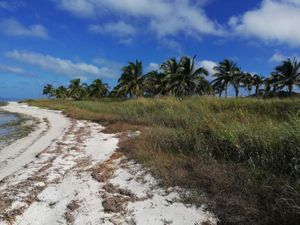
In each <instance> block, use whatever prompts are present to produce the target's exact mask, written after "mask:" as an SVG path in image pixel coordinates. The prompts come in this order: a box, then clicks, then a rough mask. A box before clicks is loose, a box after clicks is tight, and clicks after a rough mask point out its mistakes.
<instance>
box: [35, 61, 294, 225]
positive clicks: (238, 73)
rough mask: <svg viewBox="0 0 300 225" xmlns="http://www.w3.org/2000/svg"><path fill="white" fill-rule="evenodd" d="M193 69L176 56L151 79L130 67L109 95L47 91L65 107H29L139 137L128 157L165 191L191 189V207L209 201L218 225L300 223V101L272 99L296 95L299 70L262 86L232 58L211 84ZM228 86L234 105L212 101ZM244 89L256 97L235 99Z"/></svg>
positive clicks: (75, 87) (75, 86) (77, 89)
mask: <svg viewBox="0 0 300 225" xmlns="http://www.w3.org/2000/svg"><path fill="white" fill-rule="evenodd" d="M195 64H196V63H195V57H194V58H189V57H185V56H184V57H181V59H179V60H177V59H176V58H171V59H169V60H167V61H166V62H164V63H162V64H161V66H160V68H159V70H155V71H151V72H149V73H147V74H144V73H143V65H142V62H141V61H138V60H137V61H136V62H129V65H128V66H125V67H123V69H122V74H121V76H120V78H119V80H118V84H117V85H116V86H115V87H114V88H113V89H112V90H111V92H109V91H108V86H107V85H106V84H104V83H103V82H102V81H101V80H99V79H98V80H95V81H94V82H93V83H92V84H91V85H87V84H84V83H83V84H82V83H81V82H80V80H79V79H76V80H72V81H71V82H70V85H69V87H63V86H61V87H59V88H57V89H56V88H54V87H53V86H52V85H50V84H49V85H47V86H45V87H44V91H43V93H44V94H46V95H48V96H49V97H56V98H57V99H58V100H40V101H33V102H29V103H30V104H33V105H36V106H40V107H48V108H52V109H60V110H64V111H65V113H67V114H68V115H69V116H71V117H74V118H77V119H87V120H92V121H96V122H100V123H102V124H104V125H107V126H108V127H107V132H116V131H127V130H136V129H138V130H141V131H142V133H141V135H140V136H139V137H137V138H136V139H135V140H134V141H128V142H126V143H121V146H120V147H121V149H122V150H124V152H126V153H127V154H128V156H129V157H133V158H134V159H135V160H137V161H139V162H140V163H143V164H144V165H146V166H147V167H149V168H150V169H151V171H152V173H153V174H154V175H155V176H156V177H158V178H161V179H160V180H161V182H162V184H163V185H166V186H180V187H184V188H186V189H188V190H190V192H189V193H190V194H189V195H187V196H184V199H185V201H187V202H189V203H191V202H192V203H195V204H197V205H201V204H203V203H206V205H207V206H208V207H209V209H210V210H213V211H214V212H215V214H216V216H217V217H218V218H219V219H220V224H223V225H246V224H247V225H248V224H249V225H252V224H258V225H260V224H261V225H271V224H272V225H274V224H280V225H283V224H286V225H293V224H298V223H299V221H300V145H299V143H300V100H299V99H297V98H289V99H284V100H279V99H271V98H270V97H281V96H286V97H291V96H296V95H297V93H295V92H293V90H295V87H296V86H300V63H299V62H297V60H296V59H293V60H291V59H287V60H285V61H283V62H282V64H281V65H279V66H277V67H276V68H275V70H274V72H272V73H271V75H270V76H269V77H267V78H263V77H262V76H260V75H257V74H250V73H247V72H243V71H242V69H241V68H239V67H238V66H237V64H236V63H235V62H233V61H231V60H228V59H225V60H224V61H222V62H220V63H219V65H217V66H216V67H215V68H214V71H215V74H213V77H214V79H213V81H211V82H209V81H208V78H207V75H208V72H207V71H206V70H205V69H204V68H201V67H200V68H197V67H196V65H195ZM229 87H232V88H233V89H234V91H235V96H236V98H237V99H218V98H214V97H208V96H219V97H222V96H225V98H227V95H228V89H229ZM242 88H243V89H245V90H246V91H247V92H248V95H249V96H253V97H256V98H238V97H239V95H240V91H241V89H242ZM199 96H206V97H199ZM143 97H146V98H143ZM64 99H71V100H85V101H68V100H64ZM99 99H101V101H95V100H99ZM122 100H128V101H122ZM203 193H204V194H203Z"/></svg>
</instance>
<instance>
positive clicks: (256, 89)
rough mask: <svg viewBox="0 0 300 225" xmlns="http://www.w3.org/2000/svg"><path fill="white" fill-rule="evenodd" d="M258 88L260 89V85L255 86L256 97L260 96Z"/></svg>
mask: <svg viewBox="0 0 300 225" xmlns="http://www.w3.org/2000/svg"><path fill="white" fill-rule="evenodd" d="M258 89H259V86H257V85H256V86H255V96H256V97H258Z"/></svg>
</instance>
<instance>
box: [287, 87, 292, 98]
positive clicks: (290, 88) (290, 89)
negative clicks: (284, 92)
mask: <svg viewBox="0 0 300 225" xmlns="http://www.w3.org/2000/svg"><path fill="white" fill-rule="evenodd" d="M288 88H289V96H290V97H291V95H292V91H293V85H289V87H288Z"/></svg>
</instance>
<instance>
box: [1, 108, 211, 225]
mask: <svg viewBox="0 0 300 225" xmlns="http://www.w3.org/2000/svg"><path fill="white" fill-rule="evenodd" d="M3 109H4V110H8V111H11V112H18V113H23V114H27V115H30V116H33V117H35V118H37V119H38V120H39V124H38V127H37V129H36V130H35V131H34V132H33V133H31V134H30V135H29V136H27V137H25V138H23V139H20V140H18V141H16V142H15V143H14V144H12V145H10V146H8V147H6V148H5V149H3V150H1V151H0V224H1V225H2V224H3V225H4V224H5V225H6V224H16V225H55V224H78V225H85V224H91V225H94V224H95V225H96V224H97V225H98V224H107V225H116V224H132V225H133V224H141V225H148V224H149V225H156V224H158V225H159V224H162V225H166V224H174V225H175V224H178V225H185V224H186V225H201V224H202V223H203V222H206V223H205V224H214V223H216V220H215V219H214V218H213V216H212V215H211V214H209V213H207V212H205V211H204V210H203V209H202V208H196V207H195V206H192V205H185V204H183V203H181V202H180V198H179V191H178V190H176V189H169V190H163V189H162V188H160V187H159V185H158V184H157V182H156V180H155V179H154V178H153V177H152V176H151V175H150V174H149V173H148V172H147V171H145V170H144V169H143V168H142V167H141V166H140V165H138V164H136V163H134V162H133V161H130V160H128V159H126V158H125V156H124V155H123V154H122V153H121V152H119V151H117V149H118V142H119V138H118V135H116V134H105V133H103V132H102V131H103V129H104V128H103V127H102V126H101V125H99V124H96V123H92V122H89V121H79V120H74V119H70V118H67V117H65V116H64V115H63V114H61V113H60V112H57V111H52V110H45V109H39V108H36V107H29V106H27V105H25V104H18V103H10V104H9V105H8V106H6V107H3ZM127 136H128V138H129V136H132V134H130V135H129V134H128V135H127ZM122 137H123V138H124V134H123V135H122Z"/></svg>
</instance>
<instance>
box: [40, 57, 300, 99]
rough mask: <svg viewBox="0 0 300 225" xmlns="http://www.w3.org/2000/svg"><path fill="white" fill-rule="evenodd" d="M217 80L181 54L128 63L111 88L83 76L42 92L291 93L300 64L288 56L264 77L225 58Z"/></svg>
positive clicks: (67, 95) (299, 79)
mask: <svg viewBox="0 0 300 225" xmlns="http://www.w3.org/2000/svg"><path fill="white" fill-rule="evenodd" d="M214 70H215V74H213V76H214V78H215V79H214V80H213V81H212V82H209V81H208V80H207V75H208V72H207V71H206V70H205V69H204V68H202V67H200V68H197V67H196V65H195V57H194V58H189V57H186V56H183V57H181V59H180V60H179V61H177V60H176V59H175V58H171V59H169V60H167V61H166V62H164V63H162V64H161V66H160V69H159V70H154V71H151V72H149V73H147V74H143V64H142V62H141V61H138V60H136V62H129V65H128V66H125V67H123V69H122V74H121V77H120V79H119V80H118V84H117V85H116V86H115V87H114V88H113V89H112V91H111V92H109V90H108V85H107V84H105V83H103V82H102V81H101V80H100V79H96V80H95V81H93V83H92V84H91V85H87V84H85V83H81V81H80V79H74V80H71V81H70V85H69V87H64V86H60V87H58V88H54V87H53V86H52V85H51V84H47V85H46V86H45V87H44V90H43V94H44V95H48V96H49V97H56V98H58V99H74V100H87V99H99V98H103V97H108V96H109V97H117V98H121V99H130V98H138V97H142V96H144V97H154V96H176V97H184V96H202V95H213V96H215V95H219V96H220V97H221V96H222V94H223V93H225V98H227V93H228V88H229V86H232V87H233V88H234V91H235V96H236V97H239V94H240V89H241V88H244V89H245V90H247V91H248V93H249V96H250V95H251V91H252V89H253V87H254V88H255V96H256V97H259V96H260V97H274V96H284V95H286V96H292V95H296V93H293V90H294V87H295V86H296V85H298V86H299V85H300V63H299V62H298V61H297V60H296V59H293V60H291V59H287V60H285V61H283V62H282V64H281V65H279V66H277V67H276V68H275V70H274V72H272V74H271V76H269V77H267V78H265V79H264V78H263V77H261V76H259V75H257V74H250V73H246V72H243V71H242V70H241V68H239V67H238V66H237V64H236V63H235V62H233V61H231V60H228V59H225V60H224V61H222V62H220V63H219V65H218V66H216V67H215V68H214Z"/></svg>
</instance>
